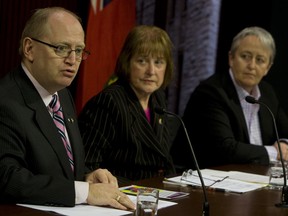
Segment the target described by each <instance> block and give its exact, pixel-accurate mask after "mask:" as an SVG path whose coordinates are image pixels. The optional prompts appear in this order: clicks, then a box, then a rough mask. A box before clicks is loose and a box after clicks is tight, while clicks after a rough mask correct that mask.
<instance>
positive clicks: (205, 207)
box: [155, 107, 210, 216]
mask: <svg viewBox="0 0 288 216" xmlns="http://www.w3.org/2000/svg"><path fill="white" fill-rule="evenodd" d="M155 112H156V113H159V114H164V113H166V114H168V115H171V116H174V117H176V118H177V119H178V120H179V121H180V122H181V125H182V127H183V129H184V132H185V135H186V138H187V140H188V143H189V147H190V150H191V153H192V157H193V161H194V165H195V167H196V170H197V173H198V176H199V179H200V182H201V186H202V190H203V194H204V203H203V206H202V216H209V209H210V206H209V203H208V199H207V194H206V188H205V184H204V181H203V177H202V174H201V172H200V169H199V166H198V162H197V159H196V156H195V153H194V150H193V147H192V144H191V142H190V138H189V135H188V133H187V130H186V127H185V124H184V122H183V121H182V119H181V118H180V117H179V116H178V115H176V114H175V113H172V112H169V111H166V110H165V109H163V108H158V107H156V108H155Z"/></svg>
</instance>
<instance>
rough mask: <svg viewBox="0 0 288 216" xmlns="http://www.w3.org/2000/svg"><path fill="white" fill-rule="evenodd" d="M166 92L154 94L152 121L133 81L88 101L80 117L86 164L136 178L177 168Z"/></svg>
mask: <svg viewBox="0 0 288 216" xmlns="http://www.w3.org/2000/svg"><path fill="white" fill-rule="evenodd" d="M155 106H158V107H163V108H165V97H164V93H163V92H161V91H160V90H159V91H156V92H155V93H153V94H152V95H151V98H150V107H151V115H152V116H151V117H152V118H151V124H149V122H148V121H147V119H146V117H145V113H144V111H143V108H142V107H141V105H140V103H139V100H138V98H137V97H136V95H135V93H134V91H133V90H132V89H131V87H130V86H129V84H126V83H125V82H121V81H117V83H114V84H112V85H111V86H108V87H107V88H106V89H104V90H103V91H102V92H100V93H99V94H98V95H97V96H94V97H93V98H91V99H90V101H88V103H87V104H86V105H85V107H84V109H83V110H82V112H81V114H80V115H79V117H78V122H79V124H80V126H79V127H80V131H81V134H82V138H83V142H84V146H85V150H86V160H85V161H86V165H87V166H88V167H90V168H92V169H94V168H96V167H97V168H98V167H105V168H108V169H109V170H110V171H111V172H112V173H113V174H114V175H116V176H120V177H124V178H128V179H132V180H136V179H143V178H148V177H152V176H155V175H158V174H159V172H161V171H162V170H164V171H165V174H167V173H171V172H173V171H174V168H173V165H172V161H171V156H170V153H169V151H170V147H171V142H169V133H168V128H167V119H166V117H165V116H164V115H158V114H156V113H154V111H153V108H154V107H155Z"/></svg>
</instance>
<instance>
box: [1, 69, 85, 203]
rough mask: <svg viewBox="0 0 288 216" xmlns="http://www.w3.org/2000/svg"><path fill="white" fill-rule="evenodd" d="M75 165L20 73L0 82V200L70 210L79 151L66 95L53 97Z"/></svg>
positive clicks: (79, 176)
mask: <svg viewBox="0 0 288 216" xmlns="http://www.w3.org/2000/svg"><path fill="white" fill-rule="evenodd" d="M58 94H59V97H60V101H61V105H62V107H63V113H64V118H65V123H66V127H67V131H68V134H69V138H70V142H71V146H72V148H73V153H74V160H75V173H74V174H73V172H72V170H71V167H70V165H69V161H68V156H67V154H66V151H65V148H64V145H63V143H62V140H61V138H60V136H59V134H58V132H57V129H56V126H55V124H54V122H53V119H52V118H51V116H50V114H49V112H48V110H47V107H46V106H45V104H44V103H43V101H42V99H41V97H40V95H39V94H38V92H37V90H36V89H35V88H34V85H33V84H32V82H31V81H30V80H29V78H28V77H27V76H26V74H25V72H24V71H23V69H22V68H18V69H17V70H15V71H13V72H12V73H9V74H8V75H7V76H6V77H4V79H2V80H1V81H0V131H1V132H0V179H1V181H0V190H1V195H0V198H1V200H2V201H8V202H21V203H32V204H47V205H66V206H73V205H75V190H74V180H83V178H84V149H83V144H82V140H81V136H80V133H79V129H78V123H77V121H76V120H77V119H76V116H75V112H74V104H73V101H72V98H71V95H70V94H69V93H68V91H67V90H66V89H63V90H61V91H59V92H58Z"/></svg>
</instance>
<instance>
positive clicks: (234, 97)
mask: <svg viewBox="0 0 288 216" xmlns="http://www.w3.org/2000/svg"><path fill="white" fill-rule="evenodd" d="M222 85H223V86H224V87H223V88H224V90H225V92H226V93H227V95H228V97H229V98H228V99H229V102H228V103H229V104H230V107H231V109H232V110H233V111H234V113H235V115H236V117H237V118H238V119H239V121H240V123H241V127H242V129H243V130H244V133H245V139H246V140H247V141H248V142H249V134H248V130H247V126H246V120H245V116H244V113H243V110H242V107H241V104H240V101H239V98H238V94H237V92H236V89H235V86H234V84H233V82H232V80H231V77H230V75H229V73H227V74H225V75H223V83H222Z"/></svg>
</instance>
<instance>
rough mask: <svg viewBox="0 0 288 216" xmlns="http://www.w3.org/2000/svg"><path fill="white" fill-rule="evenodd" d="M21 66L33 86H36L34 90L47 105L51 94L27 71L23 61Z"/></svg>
mask: <svg viewBox="0 0 288 216" xmlns="http://www.w3.org/2000/svg"><path fill="white" fill-rule="evenodd" d="M21 66H22V68H23V70H24V72H25V74H26V75H27V76H28V78H29V79H30V80H31V82H32V83H33V85H34V87H35V88H36V90H37V91H38V93H39V94H40V96H41V98H42V100H43V102H44V104H45V106H46V107H47V106H48V105H49V103H50V101H51V100H52V95H51V94H50V93H49V92H48V91H47V90H46V89H45V88H44V87H43V86H41V85H40V83H39V82H38V81H37V80H36V79H35V78H34V77H33V76H32V74H31V73H30V72H29V70H28V69H27V68H26V66H25V65H24V63H23V62H22V63H21ZM56 94H57V92H56Z"/></svg>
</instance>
